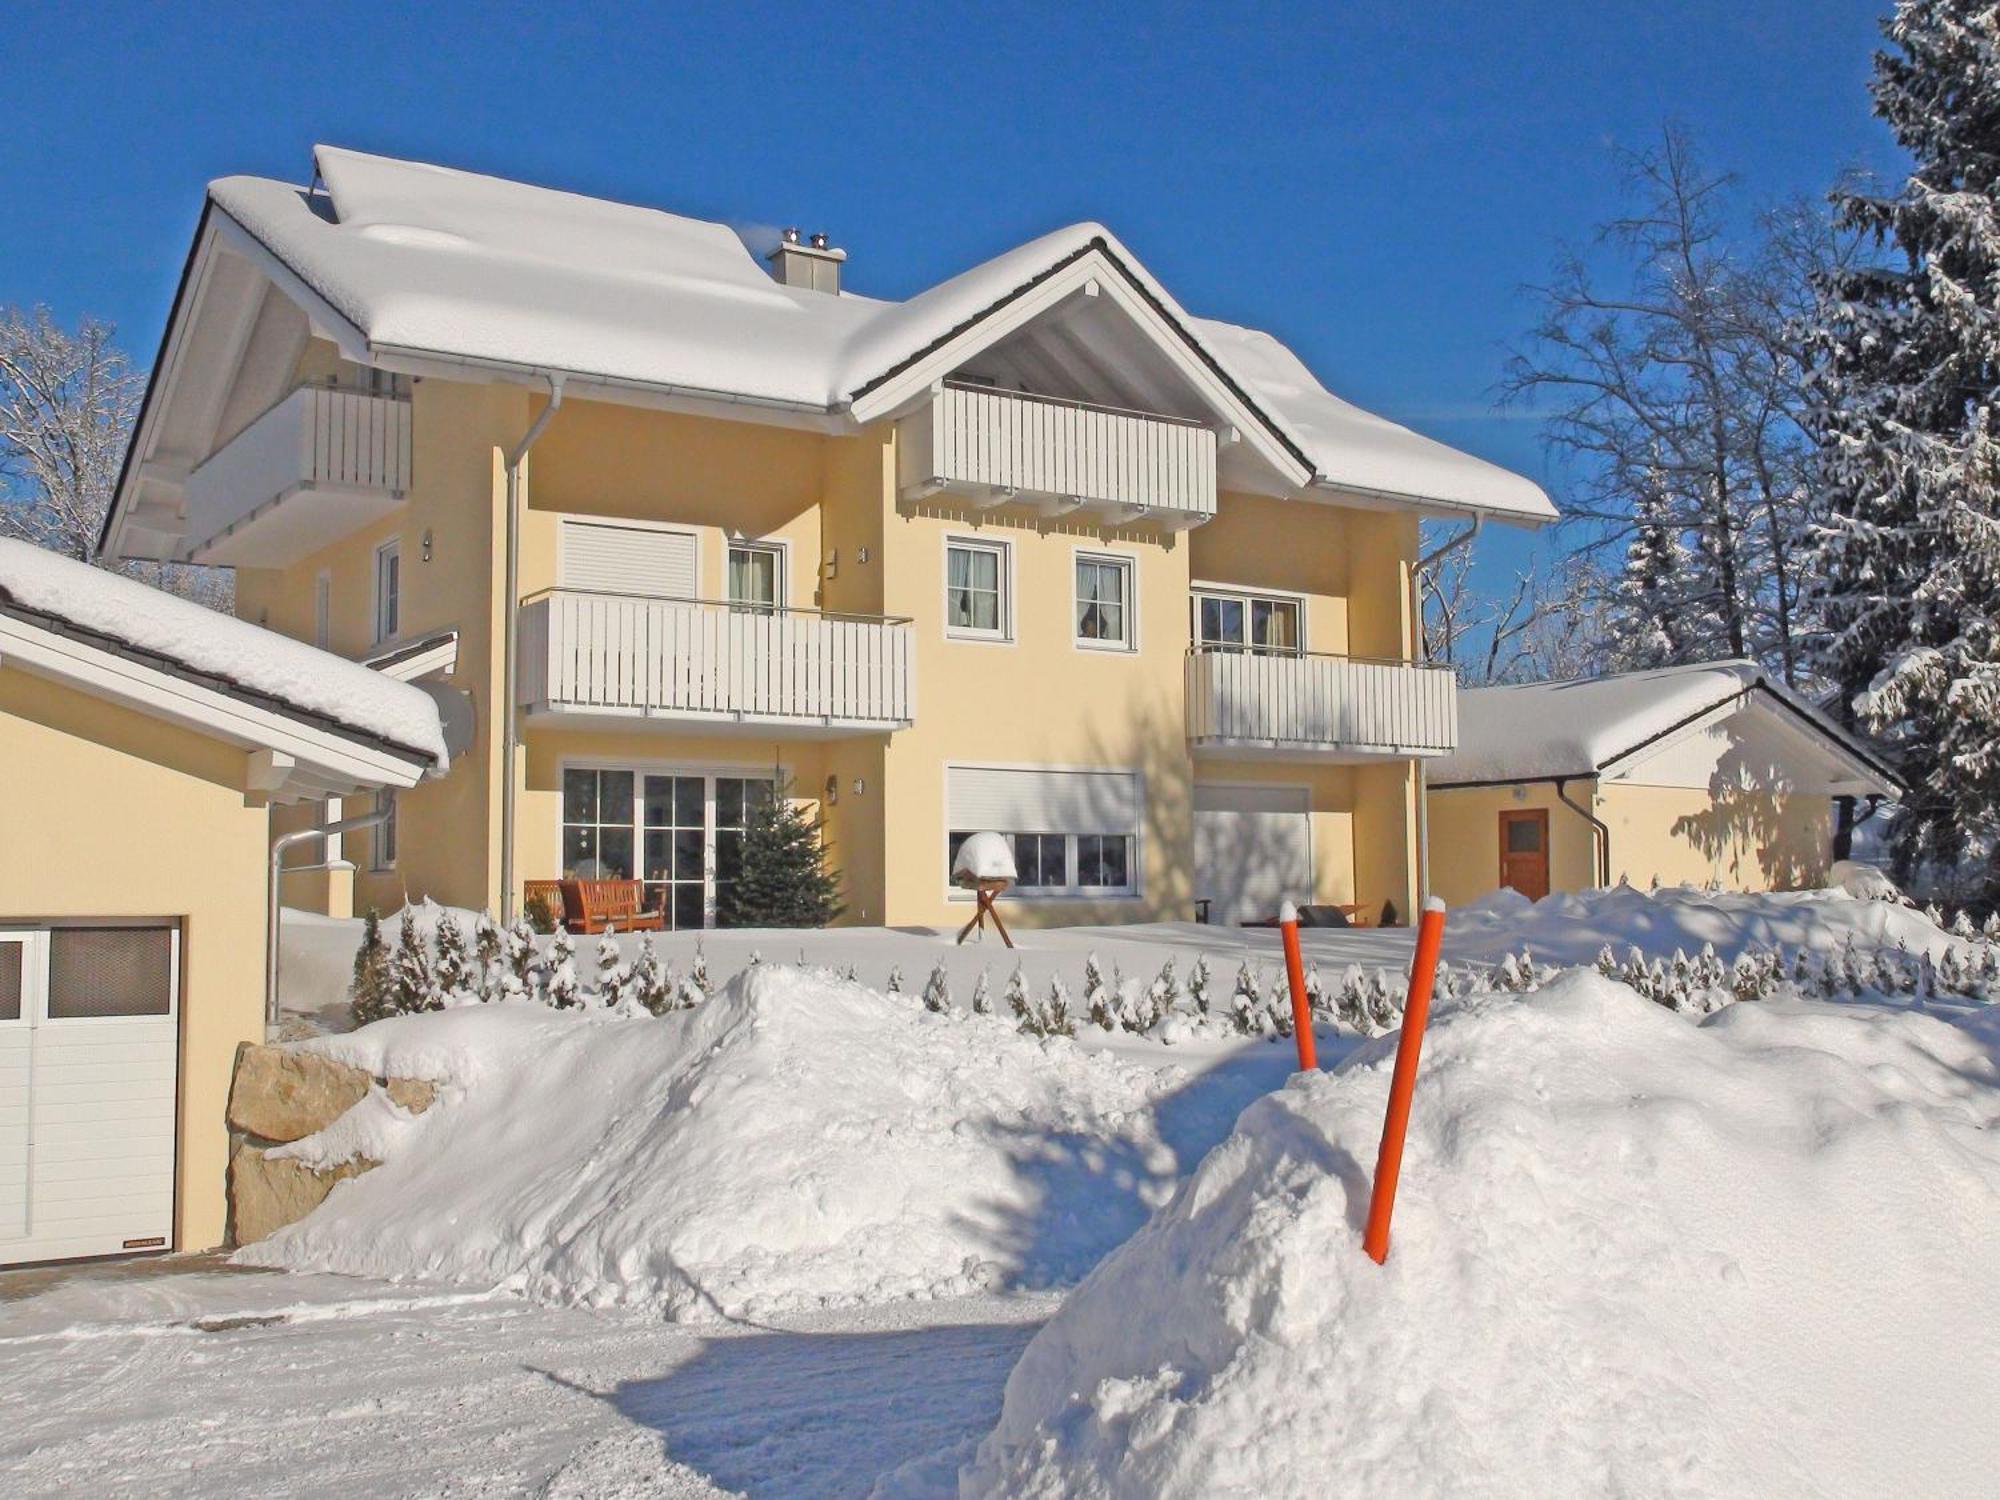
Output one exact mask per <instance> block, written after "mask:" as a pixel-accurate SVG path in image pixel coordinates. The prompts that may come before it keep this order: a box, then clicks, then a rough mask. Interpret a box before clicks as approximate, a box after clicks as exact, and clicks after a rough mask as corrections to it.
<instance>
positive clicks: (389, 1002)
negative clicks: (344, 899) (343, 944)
mask: <svg viewBox="0 0 2000 1500" xmlns="http://www.w3.org/2000/svg"><path fill="white" fill-rule="evenodd" d="M395 994H396V981H395V977H394V975H392V974H391V973H390V971H389V945H388V944H387V943H385V942H383V941H382V917H381V914H380V913H379V912H377V911H376V910H375V908H374V907H372V906H371V907H369V908H368V915H367V917H366V918H364V919H363V921H362V924H361V946H360V948H358V949H356V950H355V954H354V980H353V982H352V983H351V984H349V985H348V987H347V1001H348V1013H349V1014H350V1015H352V1016H353V1017H354V1024H355V1025H356V1026H366V1025H367V1024H368V1023H369V1022H370V1021H379V1020H381V1019H382V1018H383V1017H384V1016H390V1015H394V1014H395V1013H396V1006H395Z"/></svg>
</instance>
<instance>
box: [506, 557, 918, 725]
mask: <svg viewBox="0 0 2000 1500" xmlns="http://www.w3.org/2000/svg"><path fill="white" fill-rule="evenodd" d="M913 655H914V653H913V651H912V649H911V643H910V622H909V621H908V620H898V619H885V618H881V617H878V616H869V615H834V614H822V613H820V612H819V611H816V610H796V609H791V610H776V611H771V610H753V609H744V608H741V607H736V606H731V605H728V604H721V603H716V602H712V601H708V600H699V599H654V598H645V597H642V596H639V595H632V594H603V593H592V592H588V591H585V590H580V589H555V590H552V591H551V592H549V593H546V594H542V595H540V596H538V597H536V598H535V599H532V600H530V601H529V602H528V604H527V605H526V607H525V608H524V609H523V610H522V613H521V705H522V707H523V708H525V709H527V710H528V711H529V712H530V713H548V714H586V715H605V716H613V717H632V718H642V719H666V720H677V721H702V722H710V723H718V722H719V723H753V724H758V725H773V726H781V725H786V724H792V725H798V726H803V727H817V728H820V729H830V730H846V731H849V732H882V731H886V730H891V729H896V728H900V727H902V726H904V725H906V724H908V723H909V722H910V720H911V717H912V715H913V713H914V711H915V701H914V688H913V677H914V668H913V666H912V660H913Z"/></svg>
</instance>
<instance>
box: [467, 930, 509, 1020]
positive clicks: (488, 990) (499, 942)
mask: <svg viewBox="0 0 2000 1500" xmlns="http://www.w3.org/2000/svg"><path fill="white" fill-rule="evenodd" d="M472 964H473V968H474V970H475V971H476V972H475V983H476V985H477V988H478V991H479V998H480V999H481V1000H499V999H502V998H504V997H505V995H506V993H507V934H506V933H505V932H503V931H501V929H500V924H499V923H498V922H496V921H494V920H493V913H492V912H490V911H482V912H481V913H480V914H479V919H478V920H477V921H476V922H474V923H473V924H472Z"/></svg>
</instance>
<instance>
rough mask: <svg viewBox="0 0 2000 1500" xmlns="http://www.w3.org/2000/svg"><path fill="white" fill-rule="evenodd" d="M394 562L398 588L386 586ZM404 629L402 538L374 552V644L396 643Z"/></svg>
mask: <svg viewBox="0 0 2000 1500" xmlns="http://www.w3.org/2000/svg"><path fill="white" fill-rule="evenodd" d="M391 563H393V564H394V571H395V575H396V576H395V585H394V587H393V588H385V587H384V586H383V584H384V580H385V576H386V573H387V571H388V568H387V565H389V564H391ZM402 628H403V539H402V538H401V537H399V536H392V537H390V538H389V540H388V541H386V542H383V543H382V544H381V545H380V546H378V547H376V549H375V644H376V645H378V646H379V645H381V644H382V643H383V642H384V641H388V640H394V639H395V637H396V635H397V633H398V632H399V631H400V630H401V629H402Z"/></svg>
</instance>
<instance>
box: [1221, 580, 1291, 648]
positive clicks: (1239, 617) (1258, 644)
mask: <svg viewBox="0 0 2000 1500" xmlns="http://www.w3.org/2000/svg"><path fill="white" fill-rule="evenodd" d="M1194 610H1195V618H1194V639H1195V644H1196V645H1197V646H1211V647H1220V648H1222V649H1224V650H1238V651H1254V652H1257V653H1259V654H1268V655H1274V656H1296V655H1297V654H1298V653H1299V651H1300V647H1301V642H1302V641H1303V639H1304V632H1303V631H1302V630H1301V629H1300V614H1301V606H1300V603H1299V601H1298V600H1297V599H1285V598H1276V597H1269V596H1265V595H1258V594H1225V593H1216V592H1211V591H1207V590H1204V591H1203V592H1201V593H1198V594H1196V595H1195V596H1194Z"/></svg>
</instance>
